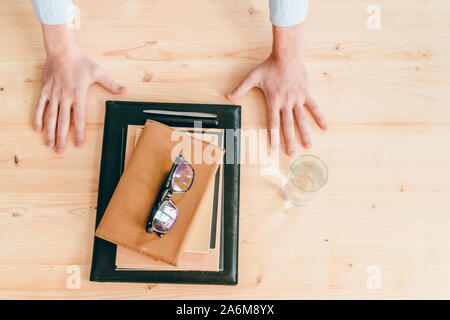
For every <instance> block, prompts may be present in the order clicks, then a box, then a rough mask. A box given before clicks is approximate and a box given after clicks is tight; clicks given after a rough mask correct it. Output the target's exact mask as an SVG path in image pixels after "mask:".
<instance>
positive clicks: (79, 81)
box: [34, 25, 125, 153]
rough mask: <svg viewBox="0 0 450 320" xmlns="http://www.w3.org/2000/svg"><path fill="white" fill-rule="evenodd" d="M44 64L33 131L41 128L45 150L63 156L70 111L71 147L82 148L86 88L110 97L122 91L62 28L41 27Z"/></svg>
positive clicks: (66, 30) (66, 29)
mask: <svg viewBox="0 0 450 320" xmlns="http://www.w3.org/2000/svg"><path fill="white" fill-rule="evenodd" d="M42 29H43V33H44V41H45V47H46V51H47V61H46V63H45V67H44V71H43V74H42V85H41V94H40V97H39V100H38V103H37V106H36V114H35V119H34V128H35V130H36V131H42V129H43V128H44V127H45V136H46V144H47V146H49V147H51V148H53V147H55V149H56V152H59V153H61V152H64V150H65V148H66V145H67V135H68V132H69V126H70V118H71V111H72V117H73V123H74V129H75V145H76V146H78V147H80V146H82V145H83V144H84V135H85V123H86V97H87V92H88V89H89V87H90V86H91V85H92V84H93V83H95V82H98V83H99V84H100V85H102V86H103V87H104V88H106V89H108V90H109V91H111V92H112V93H116V94H118V93H123V92H124V91H125V87H123V86H121V85H119V84H118V83H117V82H115V81H113V80H112V79H111V78H110V77H109V76H108V75H107V74H106V73H105V71H104V70H103V69H102V68H101V67H100V66H98V65H97V64H95V63H94V62H92V61H91V60H90V59H89V58H87V57H86V56H85V55H84V54H83V53H82V52H81V50H80V49H79V48H78V45H77V44H76V42H75V40H74V37H73V33H72V31H71V30H70V29H68V28H67V27H66V26H65V25H58V26H48V25H43V26H42Z"/></svg>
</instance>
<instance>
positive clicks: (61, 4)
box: [31, 0, 75, 25]
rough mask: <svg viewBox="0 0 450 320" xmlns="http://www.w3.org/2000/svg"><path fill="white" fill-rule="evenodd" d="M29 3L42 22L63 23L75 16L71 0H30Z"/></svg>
mask: <svg viewBox="0 0 450 320" xmlns="http://www.w3.org/2000/svg"><path fill="white" fill-rule="evenodd" d="M31 4H32V5H33V9H34V12H35V13H36V17H37V19H38V20H39V22H40V23H42V24H52V25H56V24H65V23H67V22H69V21H71V20H72V19H73V18H74V16H75V7H74V5H73V4H72V0H31Z"/></svg>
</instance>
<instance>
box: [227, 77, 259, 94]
mask: <svg viewBox="0 0 450 320" xmlns="http://www.w3.org/2000/svg"><path fill="white" fill-rule="evenodd" d="M257 82H258V80H257V77H256V75H255V73H254V72H250V73H249V74H248V75H247V77H246V78H245V79H244V80H243V81H242V82H241V84H240V85H238V86H237V87H236V88H235V89H234V90H233V91H231V92H229V93H227V94H226V98H227V99H230V100H233V99H237V98H240V97H242V96H244V95H245V94H246V93H247V92H249V91H250V90H251V89H252V88H253V87H256V85H257Z"/></svg>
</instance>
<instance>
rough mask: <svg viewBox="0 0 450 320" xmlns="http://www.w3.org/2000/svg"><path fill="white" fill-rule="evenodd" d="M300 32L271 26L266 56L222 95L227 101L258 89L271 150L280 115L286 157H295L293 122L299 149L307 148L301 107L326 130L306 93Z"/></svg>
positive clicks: (277, 136)
mask: <svg viewBox="0 0 450 320" xmlns="http://www.w3.org/2000/svg"><path fill="white" fill-rule="evenodd" d="M301 28H302V25H301V24H300V25H296V26H293V27H276V26H274V27H273V35H274V40H273V49H272V53H271V54H270V56H269V57H268V58H267V59H266V60H265V61H264V62H262V63H261V64H259V65H258V66H256V67H255V68H254V69H252V70H251V71H250V72H249V73H248V75H247V76H246V78H245V79H244V80H243V81H242V82H241V84H240V85H239V86H237V87H236V89H234V90H233V91H232V92H230V93H228V94H227V95H226V97H227V98H228V99H237V98H239V97H242V96H243V95H245V94H246V93H247V92H248V91H250V90H251V89H252V88H254V87H256V88H259V89H261V90H262V91H263V93H264V96H265V99H266V106H267V116H268V119H267V122H268V126H269V129H270V142H271V146H272V148H273V149H276V148H278V145H279V140H280V134H279V131H280V130H279V128H280V114H281V123H282V124H283V135H284V141H285V145H286V153H287V154H288V155H289V156H293V155H294V154H295V141H296V139H295V124H294V122H295V121H296V122H297V126H298V128H299V132H300V137H301V142H302V145H303V147H305V148H306V149H309V148H310V147H311V136H310V133H309V129H308V126H307V124H306V111H305V107H306V109H308V110H309V112H311V114H312V116H313V117H314V119H315V120H316V122H317V124H318V125H319V127H320V128H322V129H323V130H326V129H327V127H328V126H327V123H326V121H325V118H324V116H323V115H322V113H321V112H320V110H319V108H318V106H317V103H316V102H315V101H314V99H313V98H312V97H311V94H310V92H309V88H308V76H307V72H306V68H305V64H304V60H303V50H302V45H301V31H302V30H301ZM294 118H295V121H294Z"/></svg>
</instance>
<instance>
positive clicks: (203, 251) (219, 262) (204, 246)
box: [116, 125, 224, 271]
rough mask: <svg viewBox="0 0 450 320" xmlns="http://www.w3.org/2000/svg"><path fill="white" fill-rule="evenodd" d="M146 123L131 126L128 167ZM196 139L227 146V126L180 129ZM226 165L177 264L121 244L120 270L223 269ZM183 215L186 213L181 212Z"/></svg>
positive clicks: (212, 184)
mask: <svg viewBox="0 0 450 320" xmlns="http://www.w3.org/2000/svg"><path fill="white" fill-rule="evenodd" d="M143 129H144V126H136V125H129V126H128V130H127V144H126V151H125V168H126V166H127V163H128V161H129V159H130V158H131V155H132V153H133V151H134V148H135V147H136V145H137V144H138V142H139V139H140V137H141V133H142V130H143ZM176 129H177V130H179V131H180V132H183V133H186V134H188V135H190V136H192V137H193V138H196V139H202V140H203V141H207V142H209V143H212V144H214V145H216V146H219V147H222V146H223V138H224V131H223V129H193V128H176ZM222 169H223V168H222V165H221V164H219V168H218V170H217V172H216V174H215V176H214V179H213V180H211V182H210V183H209V185H207V186H205V188H204V191H205V195H204V197H203V201H202V204H201V205H200V206H199V209H198V210H197V211H198V212H196V214H197V215H199V217H198V219H197V222H196V224H195V225H194V226H193V230H192V232H191V235H190V237H189V238H188V239H187V240H186V245H185V246H186V247H185V249H184V252H183V254H182V256H181V258H180V261H179V263H178V264H177V266H174V265H171V264H168V263H166V262H163V261H159V260H157V259H155V258H153V257H151V256H148V255H145V254H142V253H139V252H138V251H135V250H133V249H129V248H127V247H125V246H120V245H119V246H118V247H117V253H116V269H117V270H201V271H220V270H223V247H222V246H221V234H222V232H221V227H222V224H221V219H222V211H221V210H222V206H221V201H222V179H223V170H222ZM181 214H182V212H181Z"/></svg>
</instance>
